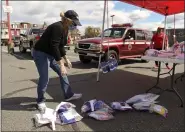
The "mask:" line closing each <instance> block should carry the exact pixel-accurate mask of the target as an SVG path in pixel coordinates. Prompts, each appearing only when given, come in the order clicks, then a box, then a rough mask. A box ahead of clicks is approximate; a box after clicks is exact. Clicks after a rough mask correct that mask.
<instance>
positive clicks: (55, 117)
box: [33, 102, 83, 130]
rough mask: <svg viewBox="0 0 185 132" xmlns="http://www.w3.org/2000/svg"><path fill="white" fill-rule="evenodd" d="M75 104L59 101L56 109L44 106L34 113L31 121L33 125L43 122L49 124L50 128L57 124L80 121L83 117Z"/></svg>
mask: <svg viewBox="0 0 185 132" xmlns="http://www.w3.org/2000/svg"><path fill="white" fill-rule="evenodd" d="M75 107H76V106H75V105H74V104H71V103H69V102H61V103H60V104H59V105H58V106H57V107H56V109H55V110H54V109H51V108H45V109H44V111H42V112H40V113H37V114H35V115H34V118H33V121H34V124H35V127H37V126H39V125H43V124H51V125H52V129H53V130H56V128H55V123H57V124H61V125H64V124H71V123H75V122H78V121H80V120H81V119H82V118H83V117H82V116H80V115H79V114H78V113H77V112H76V110H75Z"/></svg>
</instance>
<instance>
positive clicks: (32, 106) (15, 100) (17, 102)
mask: <svg viewBox="0 0 185 132" xmlns="http://www.w3.org/2000/svg"><path fill="white" fill-rule="evenodd" d="M35 101H36V99H35V98H30V97H10V98H2V99H1V109H2V110H10V111H12V110H13V111H34V110H36V103H35ZM47 101H48V102H50V101H51V102H53V100H47Z"/></svg>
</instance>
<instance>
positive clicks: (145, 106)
mask: <svg viewBox="0 0 185 132" xmlns="http://www.w3.org/2000/svg"><path fill="white" fill-rule="evenodd" d="M154 103H157V102H156V101H147V102H139V103H135V104H133V105H132V107H133V108H135V109H136V110H150V107H151V105H152V104H154Z"/></svg>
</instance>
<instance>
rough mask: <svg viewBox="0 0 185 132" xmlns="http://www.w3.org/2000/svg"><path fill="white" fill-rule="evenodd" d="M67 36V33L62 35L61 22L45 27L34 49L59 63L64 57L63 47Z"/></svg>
mask: <svg viewBox="0 0 185 132" xmlns="http://www.w3.org/2000/svg"><path fill="white" fill-rule="evenodd" d="M67 34H68V32H67V33H66V34H65V33H64V30H63V27H62V23H61V21H59V22H55V23H53V24H51V25H49V26H48V27H47V29H46V30H45V32H44V33H43V35H42V36H41V38H40V39H39V40H38V41H37V42H36V44H35V46H34V49H35V50H37V51H41V52H44V53H47V54H49V55H51V56H53V57H54V58H55V60H56V61H59V60H61V57H63V56H65V55H66V51H65V48H64V46H65V45H66V44H67Z"/></svg>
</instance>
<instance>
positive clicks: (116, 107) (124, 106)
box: [111, 102, 132, 111]
mask: <svg viewBox="0 0 185 132" xmlns="http://www.w3.org/2000/svg"><path fill="white" fill-rule="evenodd" d="M111 107H112V109H114V110H121V111H126V110H132V107H131V106H129V105H128V104H127V103H125V102H112V103H111Z"/></svg>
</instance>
